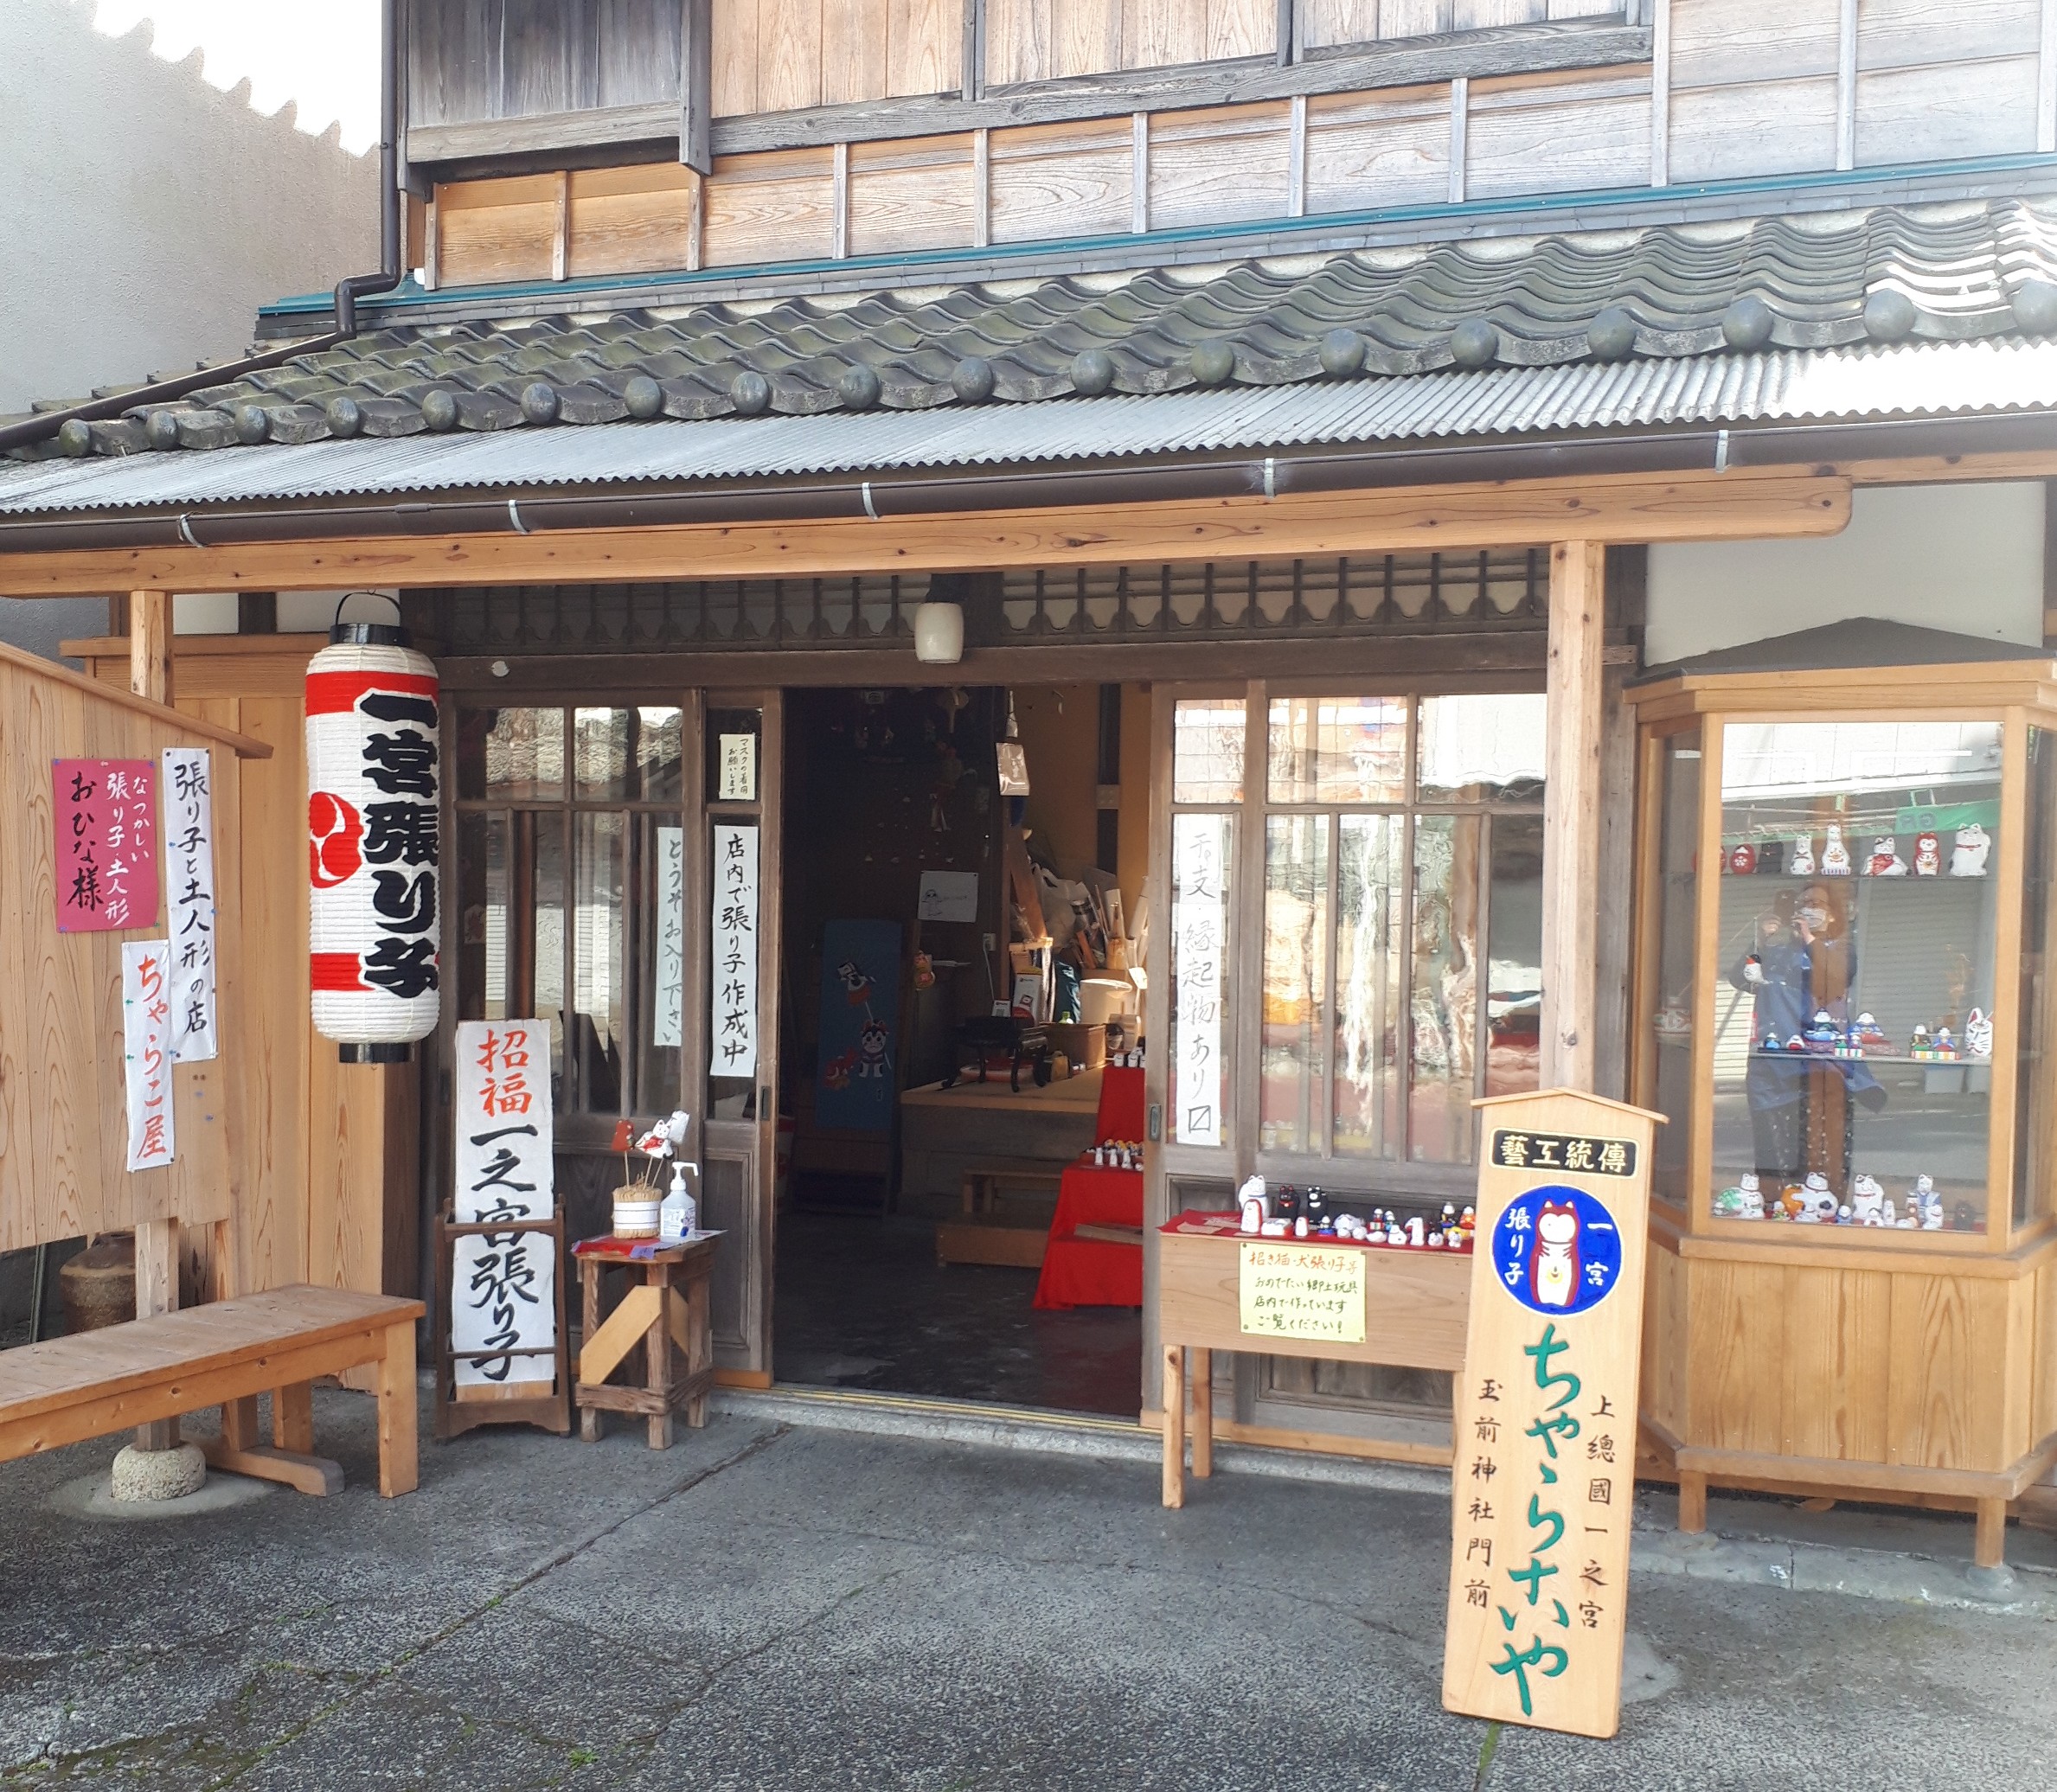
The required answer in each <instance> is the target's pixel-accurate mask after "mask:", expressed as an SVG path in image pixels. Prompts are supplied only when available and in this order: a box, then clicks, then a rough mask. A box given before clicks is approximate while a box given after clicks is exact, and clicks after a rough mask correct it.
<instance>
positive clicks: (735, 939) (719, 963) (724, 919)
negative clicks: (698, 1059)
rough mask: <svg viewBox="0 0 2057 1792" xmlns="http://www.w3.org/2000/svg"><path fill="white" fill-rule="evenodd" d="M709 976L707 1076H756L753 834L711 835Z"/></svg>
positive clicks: (746, 830)
mask: <svg viewBox="0 0 2057 1792" xmlns="http://www.w3.org/2000/svg"><path fill="white" fill-rule="evenodd" d="M713 970H714V975H713V976H711V977H709V978H708V989H709V992H710V1001H709V1003H708V1022H709V1025H710V1027H711V1029H712V1038H713V1049H712V1051H711V1052H710V1053H709V1055H708V1074H709V1075H711V1076H717V1077H753V1076H755V1075H756V1074H757V829H756V828H755V826H754V825H751V824H745V825H742V826H735V825H733V824H731V823H728V822H723V823H721V824H720V825H718V826H717V827H716V828H715V925H714V961H713Z"/></svg>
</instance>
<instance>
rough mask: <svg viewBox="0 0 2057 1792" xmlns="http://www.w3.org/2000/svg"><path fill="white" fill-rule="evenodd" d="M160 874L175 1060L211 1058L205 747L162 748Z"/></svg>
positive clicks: (210, 864) (209, 803) (210, 814)
mask: <svg viewBox="0 0 2057 1792" xmlns="http://www.w3.org/2000/svg"><path fill="white" fill-rule="evenodd" d="M163 798H164V874H165V878H166V880H167V882H168V883H169V885H170V909H171V921H170V925H171V987H172V992H173V994H172V1003H171V1044H172V1055H173V1056H174V1057H175V1058H176V1059H177V1060H178V1062H179V1063H181V1064H196V1063H199V1062H201V1061H202V1060H203V1059H209V1058H212V1057H214V1056H215V1051H216V1049H217V1047H216V1045H215V791H214V772H213V767H212V764H211V762H210V761H209V759H208V752H207V749H206V748H205V747H200V746H168V747H166V748H165V749H164V783H163Z"/></svg>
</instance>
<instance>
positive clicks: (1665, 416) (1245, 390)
mask: <svg viewBox="0 0 2057 1792" xmlns="http://www.w3.org/2000/svg"><path fill="white" fill-rule="evenodd" d="M2024 414H2026V415H2029V416H2031V417H2034V418H2036V419H2040V418H2042V417H2049V418H2053V419H2057V338H2053V339H2052V340H2049V341H2047V342H2023V341H2022V340H2020V339H2018V338H2009V339H2003V340H1999V341H1993V342H1898V343H1893V344H1873V343H1860V344H1858V345H1856V346H1855V347H1853V348H1848V349H1771V350H1768V351H1763V352H1759V353H1753V354H1721V355H1695V356H1690V357H1687V358H1682V359H1679V360H1673V361H1644V362H1628V363H1626V364H1624V365H1618V366H1595V365H1592V364H1591V363H1573V364H1570V365H1567V366H1564V367H1554V368H1484V369H1482V370H1480V371H1477V372H1470V373H1467V372H1458V371H1457V370H1455V369H1450V368H1445V370H1444V371H1443V372H1441V373H1436V374H1417V375H1415V376H1414V377H1413V378H1411V379H1400V380H1363V379H1360V380H1342V381H1326V380H1324V381H1314V382H1309V383H1306V384H1302V385H1298V386H1274V387H1259V388H1251V387H1221V388H1217V389H1214V390H1210V391H1194V392H1174V393H1163V394H1158V395H1157V396H1155V397H1124V396H1120V395H1118V394H1110V395H1109V396H1107V397H1105V398H1093V399H1076V398H1074V399H1067V400H1061V401H1055V402H1051V403H1048V404H1039V405H1015V406H1000V405H964V406H955V407H952V408H951V409H948V410H943V411H901V412H886V413H848V412H838V413H829V414H825V415H820V416H813V417H726V418H715V419H708V420H706V421H703V422H697V423H693V422H680V421H676V420H673V419H668V418H660V419H655V420H653V421H651V422H649V423H644V424H638V425H637V426H634V427H632V428H631V427H628V426H624V427H622V428H618V429H508V430H500V431H490V432H485V433H483V434H480V433H474V432H467V431H463V430H458V431H455V432H452V433H450V434H447V435H421V436H417V437H415V438H413V439H412V440H408V441H392V440H387V441H372V440H368V439H367V438H362V437H360V438H356V439H355V440H351V441H321V442H307V443H303V444H300V445H297V446H283V445H282V446H274V447H269V448H266V449H263V450H261V451H260V450H254V449H241V450H238V451H236V452H234V453H231V454H138V455H131V456H126V457H124V458H119V459H98V458H96V459H92V460H59V459H53V460H45V461H42V462H39V463H35V464H13V465H8V464H4V463H0V518H10V517H22V518H27V517H31V516H38V515H42V516H54V515H60V514H63V513H82V512H88V511H97V512H114V511H138V510H157V511H165V510H176V511H182V512H183V511H186V510H195V511H198V510H203V509H206V508H207V507H208V506H212V505H217V504H243V503H250V504H278V503H289V502H293V501H295V500H299V499H330V498H349V497H373V496H379V495H381V494H415V493H422V494H426V493H438V492H440V493H454V492H490V493H492V494H494V495H496V496H498V495H502V494H505V495H509V496H525V495H529V494H535V493H541V492H547V491H567V490H579V489H581V488H583V489H587V490H592V489H596V488H600V487H606V486H625V487H633V486H641V487H650V488H661V489H664V490H681V489H684V488H689V487H690V488H695V489H702V488H706V487H711V486H713V485H715V484H719V483H725V482H730V481H754V480H790V479H805V478H810V477H830V478H833V477H837V476H843V477H866V478H869V477H891V476H896V475H913V476H920V475H922V474H925V473H949V472H954V471H963V472H965V473H973V472H977V471H978V470H984V469H993V470H997V469H1004V468H1020V467H1026V466H1033V465H1072V466H1077V465H1081V464H1090V465H1096V466H1104V465H1107V464H1115V463H1123V462H1136V461H1142V460H1146V459H1149V458H1160V457H1167V456H1169V457H1191V456H1202V455H1213V454H1233V453H1236V452H1238V451H1249V452H1254V453H1258V454H1265V455H1270V454H1272V453H1282V454H1291V453H1292V452H1294V451H1302V450H1316V451H1318V450H1321V449H1323V448H1329V449H1335V450H1341V451H1355V450H1362V449H1368V450H1371V451H1379V450H1392V451H1402V452H1405V453H1406V454H1407V456H1408V457H1409V464H1410V465H1411V466H1412V467H1413V469H1414V470H1416V471H1417V472H1418V473H1419V475H1420V476H1421V477H1431V472H1430V469H1431V466H1432V462H1433V459H1434V457H1435V456H1436V455H1437V453H1438V452H1439V451H1441V450H1445V449H1448V450H1463V449H1466V448H1469V447H1471V446H1475V445H1479V444H1480V443H1481V442H1482V441H1498V442H1502V443H1508V442H1513V443H1519V442H1522V441H1523V440H1525V439H1526V440H1533V439H1535V438H1538V437H1543V438H1548V437H1552V436H1555V435H1560V434H1567V433H1571V432H1577V433H1579V434H1580V435H1592V434H1593V433H1595V432H1599V433H1605V434H1608V435H1615V434H1617V433H1619V432H1630V431H1635V430H1640V429H1646V428H1655V429H1673V430H1676V429H1686V430H1690V429H1693V428H1695V427H1704V428H1705V429H1707V430H1708V431H1713V430H1725V429H1727V428H1729V427H1731V426H1749V425H1753V424H1754V425H1760V426H1767V427H1769V428H1770V429H1771V431H1772V436H1773V440H1774V443H1775V442H1776V438H1777V434H1778V426H1793V427H1800V428H1804V427H1807V426H1812V425H1817V424H1834V423H1860V424H1861V423H1867V422H1871V421H1876V420H1879V419H1913V420H1917V421H1919V420H1923V419H1941V418H1952V419H1954V418H1964V417H1985V418H1991V419H2003V418H2006V417H2009V416H2012V417H2017V418H2019V417H2022V416H2023V415H2024ZM1752 439H1753V438H1752V437H1751V436H1750V435H1749V434H1748V433H1746V432H1745V431H1744V430H1741V429H1739V432H1738V434H1737V437H1736V439H1735V440H1734V442H1733V443H1732V444H1731V453H1732V457H1733V464H1737V465H1744V464H1778V462H1781V461H1783V460H1785V459H1790V458H1791V454H1792V450H1791V448H1790V446H1788V447H1785V448H1784V449H1782V450H1781V449H1778V448H1776V447H1775V446H1774V448H1773V450H1772V456H1771V459H1770V461H1768V462H1766V461H1762V460H1759V458H1756V453H1755V451H1754V450H1753V448H1752V447H1751V445H1750V443H1751V441H1752ZM1810 452H1817V451H1810ZM1447 477H1459V476H1458V475H1457V474H1450V475H1448V476H1447Z"/></svg>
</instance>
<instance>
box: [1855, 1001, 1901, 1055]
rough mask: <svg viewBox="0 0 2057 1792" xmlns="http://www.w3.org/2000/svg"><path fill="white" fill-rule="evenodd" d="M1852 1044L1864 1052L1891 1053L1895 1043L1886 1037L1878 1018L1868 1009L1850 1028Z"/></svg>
mask: <svg viewBox="0 0 2057 1792" xmlns="http://www.w3.org/2000/svg"><path fill="white" fill-rule="evenodd" d="M1850 1043H1851V1044H1852V1045H1854V1046H1857V1047H1858V1049H1859V1050H1860V1051H1863V1052H1890V1051H1891V1050H1892V1049H1893V1041H1892V1040H1889V1039H1887V1037H1886V1034H1885V1031H1884V1029H1883V1028H1881V1027H1880V1025H1879V1022H1878V1017H1877V1016H1876V1015H1875V1014H1873V1013H1871V1011H1870V1010H1869V1009H1866V1010H1865V1012H1864V1013H1862V1014H1859V1015H1858V1016H1857V1018H1856V1020H1855V1022H1854V1023H1853V1024H1852V1025H1851V1027H1850Z"/></svg>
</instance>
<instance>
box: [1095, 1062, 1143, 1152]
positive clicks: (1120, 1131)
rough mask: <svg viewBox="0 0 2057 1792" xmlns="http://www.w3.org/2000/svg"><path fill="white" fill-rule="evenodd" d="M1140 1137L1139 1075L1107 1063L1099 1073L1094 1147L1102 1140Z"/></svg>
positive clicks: (1141, 1096) (1141, 1120)
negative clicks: (1098, 1096)
mask: <svg viewBox="0 0 2057 1792" xmlns="http://www.w3.org/2000/svg"><path fill="white" fill-rule="evenodd" d="M1142 1136H1143V1072H1141V1071H1140V1070H1137V1069H1134V1068H1131V1067H1128V1066H1122V1065H1118V1064H1110V1065H1109V1066H1107V1067H1106V1069H1105V1070H1104V1071H1102V1072H1100V1112H1099V1119H1098V1120H1097V1121H1096V1122H1095V1123H1094V1125H1093V1142H1094V1143H1095V1144H1099V1143H1100V1142H1103V1141H1104V1140H1106V1139H1127V1140H1130V1141H1131V1142H1133V1141H1135V1140H1137V1139H1140V1138H1141V1137H1142Z"/></svg>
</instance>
